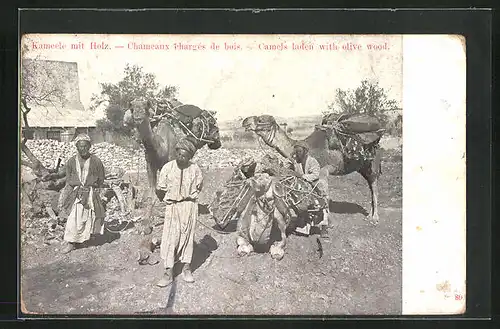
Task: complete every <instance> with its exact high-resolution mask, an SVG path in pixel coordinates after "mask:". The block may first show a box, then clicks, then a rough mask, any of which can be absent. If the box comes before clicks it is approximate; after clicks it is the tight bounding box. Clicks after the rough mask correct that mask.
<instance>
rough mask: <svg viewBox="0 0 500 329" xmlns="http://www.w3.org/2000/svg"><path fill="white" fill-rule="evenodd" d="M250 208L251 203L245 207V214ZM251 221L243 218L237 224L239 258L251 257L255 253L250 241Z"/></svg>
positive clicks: (248, 218) (246, 217)
mask: <svg viewBox="0 0 500 329" xmlns="http://www.w3.org/2000/svg"><path fill="white" fill-rule="evenodd" d="M249 207H250V202H249V204H247V206H246V207H245V213H246V211H247V210H248V209H249ZM250 220H251V218H250V217H249V216H248V215H247V216H243V217H242V218H240V219H239V220H238V223H237V228H236V232H237V238H236V244H237V246H238V247H237V248H238V255H239V256H245V255H249V254H250V253H252V252H253V246H252V244H251V243H250V242H249V241H248V240H249V235H250V234H249V228H250Z"/></svg>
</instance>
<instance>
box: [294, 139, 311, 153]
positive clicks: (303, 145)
mask: <svg viewBox="0 0 500 329" xmlns="http://www.w3.org/2000/svg"><path fill="white" fill-rule="evenodd" d="M294 146H300V147H302V148H303V149H304V150H306V151H309V145H307V143H306V142H304V141H297V142H296V143H295V145H294Z"/></svg>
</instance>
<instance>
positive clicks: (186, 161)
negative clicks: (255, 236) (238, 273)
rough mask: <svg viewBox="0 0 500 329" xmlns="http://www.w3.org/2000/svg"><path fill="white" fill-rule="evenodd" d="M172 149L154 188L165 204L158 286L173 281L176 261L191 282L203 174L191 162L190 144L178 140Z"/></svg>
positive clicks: (193, 152)
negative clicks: (160, 270) (172, 155)
mask: <svg viewBox="0 0 500 329" xmlns="http://www.w3.org/2000/svg"><path fill="white" fill-rule="evenodd" d="M175 151H176V159H175V160H172V161H170V162H168V163H166V164H165V165H164V166H163V168H162V169H161V171H160V174H159V177H158V185H157V188H156V193H157V196H158V198H159V199H160V200H162V201H164V202H165V204H166V206H165V221H164V224H163V234H162V239H161V245H160V256H161V258H162V260H163V267H164V269H165V272H164V274H163V277H162V278H161V279H160V281H159V282H158V283H157V286H159V287H166V286H168V285H169V284H170V283H171V282H172V281H173V267H174V264H175V263H176V262H181V263H182V264H183V271H182V273H183V278H184V281H186V282H194V278H193V275H192V273H191V266H190V264H191V259H192V256H193V245H194V232H195V227H196V220H197V219H198V196H199V194H200V192H201V189H202V184H203V175H202V172H201V169H200V167H199V166H198V165H197V164H196V163H194V162H192V161H191V159H192V157H193V156H194V154H195V153H196V147H195V146H194V144H193V143H191V142H190V141H189V140H188V139H181V140H179V142H178V143H177V144H176V147H175Z"/></svg>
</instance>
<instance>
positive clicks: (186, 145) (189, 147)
mask: <svg viewBox="0 0 500 329" xmlns="http://www.w3.org/2000/svg"><path fill="white" fill-rule="evenodd" d="M175 149H176V150H177V149H182V150H185V151H187V152H189V154H190V155H191V157H192V156H194V154H195V153H196V146H194V144H193V143H192V142H191V141H190V140H189V139H186V138H183V139H181V140H179V141H178V142H177V144H176V145H175Z"/></svg>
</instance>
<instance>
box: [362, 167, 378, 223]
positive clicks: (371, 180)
mask: <svg viewBox="0 0 500 329" xmlns="http://www.w3.org/2000/svg"><path fill="white" fill-rule="evenodd" d="M373 167H375V168H376V171H374V170H373ZM379 168H380V165H379V164H378V163H376V162H375V163H373V162H370V163H369V164H368V165H366V166H364V167H363V168H362V169H360V170H359V173H360V174H361V175H362V176H363V177H364V178H365V179H366V181H367V182H368V187H369V188H370V195H371V209H370V213H369V214H368V216H367V220H368V221H369V222H371V223H373V224H375V225H376V224H378V222H379V216H378V177H379V173H380V172H379Z"/></svg>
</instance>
